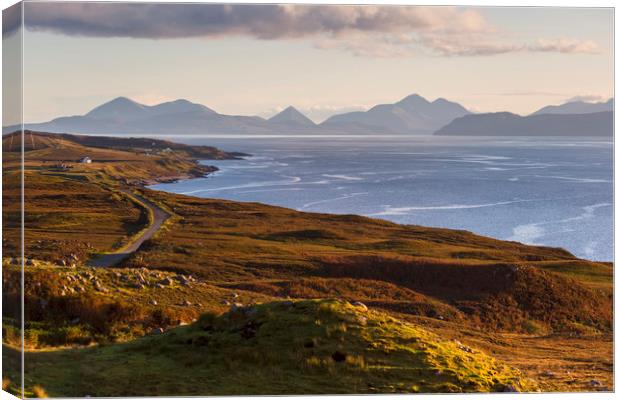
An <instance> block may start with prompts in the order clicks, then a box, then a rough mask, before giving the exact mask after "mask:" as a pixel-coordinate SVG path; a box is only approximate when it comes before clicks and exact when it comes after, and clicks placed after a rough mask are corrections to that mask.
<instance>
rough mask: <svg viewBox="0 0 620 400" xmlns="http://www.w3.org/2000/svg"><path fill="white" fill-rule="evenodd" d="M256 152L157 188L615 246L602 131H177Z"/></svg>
mask: <svg viewBox="0 0 620 400" xmlns="http://www.w3.org/2000/svg"><path fill="white" fill-rule="evenodd" d="M174 140H176V141H182V142H185V143H191V144H208V145H213V146H217V147H219V148H221V149H224V150H229V151H242V152H247V153H251V154H252V157H249V158H247V159H245V160H231V161H206V162H205V164H208V165H215V166H217V167H218V168H220V171H219V172H217V173H215V174H213V175H211V176H209V177H207V178H200V179H192V180H187V181H181V182H177V183H171V184H160V185H155V186H154V187H153V188H155V189H158V190H166V191H169V192H174V193H183V194H187V195H192V196H199V197H210V198H221V199H230V200H238V201H257V202H261V203H266V204H274V205H279V206H285V207H290V208H294V209H297V210H303V211H319V212H327V213H338V214H360V215H366V216H371V217H375V218H383V219H387V220H390V221H394V222H398V223H403V224H417V225H426V226H437V227H446V228H457V229H466V230H469V231H472V232H475V233H478V234H482V235H486V236H492V237H495V238H499V239H507V240H516V241H520V242H523V243H529V244H542V245H549V246H558V247H563V248H566V249H568V250H569V251H571V252H572V253H574V254H575V255H577V256H579V257H584V258H589V259H595V260H607V261H608V260H612V258H613V222H612V215H613V197H612V196H613V167H612V156H613V144H612V142H611V141H609V140H606V141H605V140H592V139H589V140H587V139H582V140H579V139H570V140H562V139H540V138H539V139H532V138H519V139H499V140H497V139H490V138H473V139H472V138H467V139H462V138H429V137H426V138H403V137H364V138H360V137H303V138H299V137H297V138H292V137H278V138H273V137H264V138H256V137H247V136H246V137H235V138H222V137H202V138H199V139H197V138H178V137H177V138H175V139H174Z"/></svg>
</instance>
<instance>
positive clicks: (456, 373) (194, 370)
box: [26, 300, 537, 397]
mask: <svg viewBox="0 0 620 400" xmlns="http://www.w3.org/2000/svg"><path fill="white" fill-rule="evenodd" d="M26 360H27V362H26V366H27V367H26V368H27V371H26V373H27V377H28V378H27V379H28V382H29V383H30V385H33V384H35V383H36V384H38V385H40V386H41V387H43V388H44V389H45V390H46V392H47V393H48V394H49V395H51V396H61V395H62V396H70V397H82V396H86V395H90V396H99V397H103V396H135V395H142V396H144V395H147V396H148V395H168V396H171V395H223V394H227V395H230V394H310V393H315V394H317V393H417V392H471V391H517V390H519V391H523V390H536V389H537V388H536V386H535V385H534V384H533V383H532V382H528V381H527V380H525V379H523V377H522V376H521V375H520V374H519V372H518V371H516V370H515V369H513V368H510V367H507V366H505V365H503V364H502V363H498V362H497V361H495V360H494V359H492V358H490V357H488V356H486V355H485V354H483V353H481V352H479V351H476V350H474V349H471V348H469V347H467V346H465V345H462V344H460V343H459V342H455V341H446V340H442V339H441V338H439V337H438V336H437V335H435V334H432V333H430V332H428V331H426V330H425V329H423V328H422V327H420V326H418V325H414V324H409V323H403V322H402V321H399V320H397V319H395V318H392V317H390V316H388V315H386V314H384V313H379V312H374V311H364V309H363V308H362V307H356V306H354V305H351V304H350V303H348V302H342V301H335V300H317V301H295V302H291V301H287V302H274V303H266V304H261V305H255V306H250V307H245V308H240V309H237V310H234V311H230V312H228V313H225V314H222V315H219V316H216V315H213V314H206V315H204V316H203V317H202V318H201V319H200V320H199V321H198V322H196V323H195V324H192V325H189V326H185V327H179V328H176V329H173V330H171V331H169V332H166V333H164V334H162V335H153V336H149V337H146V338H143V339H140V340H136V341H134V342H131V343H127V344H121V345H115V346H103V347H96V348H87V349H81V350H58V351H48V352H44V353H40V354H38V355H37V356H36V357H31V356H29V355H28V356H27V358H26ZM103 371H105V372H104V373H103ZM155 377H157V378H156V382H155V381H154V378H155ZM144 382H149V383H150V384H148V385H144ZM31 387H32V386H31Z"/></svg>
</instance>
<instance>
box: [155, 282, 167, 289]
mask: <svg viewBox="0 0 620 400" xmlns="http://www.w3.org/2000/svg"><path fill="white" fill-rule="evenodd" d="M155 287H156V288H157V289H163V288H164V287H165V286H164V285H162V284H161V283H156V284H155Z"/></svg>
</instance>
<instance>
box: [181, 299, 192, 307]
mask: <svg viewBox="0 0 620 400" xmlns="http://www.w3.org/2000/svg"><path fill="white" fill-rule="evenodd" d="M181 305H182V306H186V307H189V306H191V305H192V303H191V302H190V301H189V300H185V301H184V302H183V303H181Z"/></svg>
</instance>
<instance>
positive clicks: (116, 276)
mask: <svg viewBox="0 0 620 400" xmlns="http://www.w3.org/2000/svg"><path fill="white" fill-rule="evenodd" d="M122 276H123V275H122V274H121V273H120V272H115V273H114V277H115V278H121V277H122Z"/></svg>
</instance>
